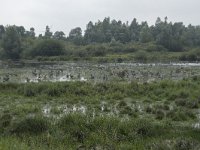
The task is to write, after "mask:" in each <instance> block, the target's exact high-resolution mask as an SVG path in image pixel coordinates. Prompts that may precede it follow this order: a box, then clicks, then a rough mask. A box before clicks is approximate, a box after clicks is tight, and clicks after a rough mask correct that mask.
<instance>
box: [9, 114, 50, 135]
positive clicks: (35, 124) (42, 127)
mask: <svg viewBox="0 0 200 150" xmlns="http://www.w3.org/2000/svg"><path fill="white" fill-rule="evenodd" d="M48 129H49V122H48V121H47V119H46V118H44V117H28V118H24V119H22V120H20V121H17V122H16V123H13V124H12V126H11V132H12V133H14V134H17V135H21V134H41V133H44V132H46V131H47V130H48Z"/></svg>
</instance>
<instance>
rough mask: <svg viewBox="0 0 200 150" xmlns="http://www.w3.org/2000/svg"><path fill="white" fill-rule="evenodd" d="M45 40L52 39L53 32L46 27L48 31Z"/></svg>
mask: <svg viewBox="0 0 200 150" xmlns="http://www.w3.org/2000/svg"><path fill="white" fill-rule="evenodd" d="M44 36H45V38H51V37H52V32H51V31H50V28H49V26H46V31H45V35H44Z"/></svg>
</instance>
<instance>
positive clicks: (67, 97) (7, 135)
mask: <svg viewBox="0 0 200 150" xmlns="http://www.w3.org/2000/svg"><path fill="white" fill-rule="evenodd" d="M199 90H200V78H199V77H195V78H191V79H184V80H180V81H167V80H165V81H159V82H152V83H137V82H131V83H127V82H123V81H122V82H118V83H116V82H109V83H97V84H93V83H86V82H63V83H48V82H45V83H37V84H36V83H28V84H5V83H1V84H0V91H1V92H0V149H2V150H4V149H5V150H6V149H20V150H21V149H22V150H23V149H39V150H40V149H41V150H43V149H44V150H45V149H52V150H53V149H61V150H62V149H63V150H64V149H78V148H79V149H81V148H84V149H167V146H169V147H168V149H198V148H199V144H200V136H199V135H200V134H199V133H200V129H194V128H193V124H194V123H197V122H198V121H199V120H198V118H197V114H198V109H199V105H200V95H199ZM10 143H12V144H10Z"/></svg>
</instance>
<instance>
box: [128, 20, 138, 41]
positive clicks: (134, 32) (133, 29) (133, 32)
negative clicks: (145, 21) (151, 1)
mask: <svg viewBox="0 0 200 150" xmlns="http://www.w3.org/2000/svg"><path fill="white" fill-rule="evenodd" d="M129 32H130V38H131V40H132V41H138V40H139V35H140V26H139V24H138V22H137V19H136V18H134V19H133V21H132V22H131V25H130V27H129Z"/></svg>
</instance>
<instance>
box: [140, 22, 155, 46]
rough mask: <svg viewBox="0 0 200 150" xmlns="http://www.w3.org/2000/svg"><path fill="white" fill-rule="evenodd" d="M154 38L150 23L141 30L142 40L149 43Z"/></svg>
mask: <svg viewBox="0 0 200 150" xmlns="http://www.w3.org/2000/svg"><path fill="white" fill-rule="evenodd" d="M152 40H153V36H152V34H151V31H150V29H149V27H148V25H145V26H144V27H143V28H142V29H141V32H140V42H142V43H147V42H150V41H152Z"/></svg>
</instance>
